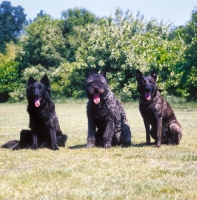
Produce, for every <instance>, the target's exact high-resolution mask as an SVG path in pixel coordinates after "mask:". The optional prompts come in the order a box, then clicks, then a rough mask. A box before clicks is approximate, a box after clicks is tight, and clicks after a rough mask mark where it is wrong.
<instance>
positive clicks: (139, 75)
mask: <svg viewBox="0 0 197 200" xmlns="http://www.w3.org/2000/svg"><path fill="white" fill-rule="evenodd" d="M142 76H143V74H142V72H141V71H140V70H139V69H137V70H136V79H137V81H139V79H140V78H141V77H142Z"/></svg>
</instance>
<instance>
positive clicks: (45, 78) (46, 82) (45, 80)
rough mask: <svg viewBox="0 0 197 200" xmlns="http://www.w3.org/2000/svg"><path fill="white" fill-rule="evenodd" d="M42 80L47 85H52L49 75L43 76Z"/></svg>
mask: <svg viewBox="0 0 197 200" xmlns="http://www.w3.org/2000/svg"><path fill="white" fill-rule="evenodd" d="M40 82H41V83H43V84H44V85H45V86H46V87H50V82H49V79H48V76H47V75H44V77H42V78H41V80H40Z"/></svg>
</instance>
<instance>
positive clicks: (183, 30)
mask: <svg viewBox="0 0 197 200" xmlns="http://www.w3.org/2000/svg"><path fill="white" fill-rule="evenodd" d="M2 4H3V5H7V8H6V9H8V8H9V9H11V8H10V7H9V6H11V4H9V3H5V2H4V3H2ZM4 7H5V6H4ZM9 9H8V10H9ZM4 10H5V9H4ZM19 10H20V9H19ZM0 17H1V15H0ZM196 24H197V11H196V10H194V11H193V12H192V15H191V20H190V21H189V22H188V23H187V24H186V26H184V27H176V28H174V29H172V26H171V24H164V23H163V22H160V23H158V22H157V21H156V20H151V21H146V20H144V17H143V15H141V14H140V13H137V15H136V16H134V15H133V14H132V13H131V12H130V11H127V12H123V11H122V10H121V9H117V10H116V12H115V15H114V16H110V17H109V18H97V17H96V16H95V15H94V14H92V13H91V12H89V11H87V10H86V9H78V8H75V9H68V10H66V11H63V12H62V19H61V20H54V19H52V18H51V17H50V16H49V15H47V14H45V13H44V12H43V11H40V13H39V14H38V15H37V18H35V19H34V20H33V22H31V23H30V24H29V25H27V26H26V27H25V29H24V30H25V31H24V32H23V33H24V34H23V36H21V37H20V43H19V44H18V45H17V46H15V45H14V44H13V43H9V44H8V45H7V46H6V51H5V52H4V54H0V66H1V70H2V71H3V72H2V74H1V76H3V77H2V81H3V83H5V84H4V85H3V86H1V88H2V90H1V91H2V92H3V91H4V92H9V93H10V95H11V96H12V97H13V99H17V98H18V99H21V98H23V97H25V89H24V88H25V83H26V82H27V80H28V78H29V76H30V75H31V76H33V77H34V78H36V79H38V80H39V79H40V78H41V77H42V76H43V75H44V74H47V75H48V77H49V79H50V80H51V88H52V92H53V96H54V97H58V98H61V97H63V96H67V97H83V96H85V91H84V83H85V75H86V72H87V70H88V69H90V68H91V69H92V70H93V71H94V72H95V73H97V72H98V71H99V70H101V69H103V68H104V69H106V71H107V78H108V82H109V85H110V88H111V89H112V91H113V92H114V93H115V94H116V95H117V97H118V98H119V99H121V100H123V101H126V100H130V99H131V98H132V99H136V98H138V95H139V94H138V93H137V91H136V78H135V72H136V69H140V70H141V71H142V72H143V73H147V74H148V73H150V71H152V69H153V68H155V69H156V70H157V72H158V82H157V83H158V86H159V89H160V90H162V94H163V95H176V96H182V97H187V98H190V99H197V77H196V74H197V70H196V69H197V68H196V67H197V66H196V63H197V37H196V35H197V26H196ZM6 70H7V72H6ZM14 71H15V72H14ZM5 72H6V73H5ZM13 74H14V76H15V78H14V76H12V75H13ZM16 74H17V75H16ZM11 77H12V78H13V79H12V80H15V81H13V83H11V82H10V83H9V84H8V82H7V83H6V81H10V79H11ZM16 85H18V87H17V86H16ZM16 87H17V88H16ZM17 95H18V97H17Z"/></svg>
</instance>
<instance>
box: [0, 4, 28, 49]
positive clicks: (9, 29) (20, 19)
mask: <svg viewBox="0 0 197 200" xmlns="http://www.w3.org/2000/svg"><path fill="white" fill-rule="evenodd" d="M25 21H26V15H25V14H24V9H23V8H22V7H21V6H17V7H14V6H12V5H11V3H10V2H9V1H3V2H2V3H1V4H0V30H1V31H0V33H1V34H0V52H5V48H6V43H8V42H10V41H14V42H16V40H17V38H18V36H19V35H20V32H21V30H22V27H23V25H24V23H25Z"/></svg>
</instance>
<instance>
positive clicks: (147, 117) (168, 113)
mask: <svg viewBox="0 0 197 200" xmlns="http://www.w3.org/2000/svg"><path fill="white" fill-rule="evenodd" d="M136 78H137V82H138V87H137V89H138V92H139V93H140V101H139V109H140V112H141V115H142V117H143V120H144V125H145V129H146V143H147V144H148V145H149V144H150V135H151V137H152V138H153V139H154V140H155V142H156V145H157V147H160V146H161V143H165V144H177V145H178V144H179V142H180V140H181V138H182V128H181V125H180V124H179V122H178V121H177V119H176V116H175V114H174V112H173V110H172V108H171V107H170V105H169V104H168V102H167V101H166V100H165V99H164V98H163V97H162V96H161V94H160V92H159V91H158V88H157V85H156V79H157V73H156V71H155V70H153V71H152V73H151V75H150V76H143V75H142V73H141V72H140V70H137V72H136ZM150 125H151V127H152V128H151V129H150Z"/></svg>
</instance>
